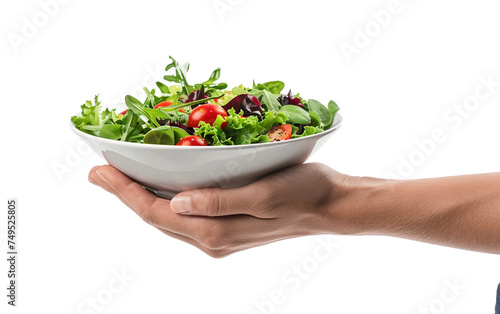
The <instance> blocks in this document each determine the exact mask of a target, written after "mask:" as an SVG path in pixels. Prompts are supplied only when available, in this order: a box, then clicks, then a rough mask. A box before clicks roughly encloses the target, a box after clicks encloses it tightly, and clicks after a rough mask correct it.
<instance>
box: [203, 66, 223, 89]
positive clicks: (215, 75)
mask: <svg viewBox="0 0 500 314" xmlns="http://www.w3.org/2000/svg"><path fill="white" fill-rule="evenodd" d="M219 78H220V68H217V69H215V70H214V71H213V72H212V74H210V77H209V78H208V80H206V81H205V82H203V83H201V84H203V85H212V84H213V82H215V81H217V80H218V79H219Z"/></svg>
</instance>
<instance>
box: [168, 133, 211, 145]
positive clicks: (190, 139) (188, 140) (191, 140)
mask: <svg viewBox="0 0 500 314" xmlns="http://www.w3.org/2000/svg"><path fill="white" fill-rule="evenodd" d="M176 145H179V146H208V143H207V142H206V141H205V140H204V139H202V138H201V137H199V136H196V135H190V136H186V137H183V138H181V139H180V141H179V142H177V144H176Z"/></svg>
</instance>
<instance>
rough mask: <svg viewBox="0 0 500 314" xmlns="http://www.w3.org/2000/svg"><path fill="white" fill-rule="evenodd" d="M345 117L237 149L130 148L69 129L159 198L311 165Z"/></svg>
mask: <svg viewBox="0 0 500 314" xmlns="http://www.w3.org/2000/svg"><path fill="white" fill-rule="evenodd" d="M341 123H342V116H341V115H340V114H338V113H337V114H336V115H335V119H334V123H333V125H332V127H331V128H330V129H328V130H326V131H325V132H322V133H318V134H315V135H311V136H305V137H301V138H296V139H291V140H287V141H281V142H273V143H260V144H251V145H236V146H208V147H207V146H203V147H200V146H198V147H195V146H193V147H189V146H174V145H153V144H141V143H129V142H121V141H115V140H109V139H105V138H101V137H97V136H93V135H90V134H87V133H84V132H82V131H80V130H78V129H77V128H75V126H74V125H73V123H70V124H71V129H72V130H73V132H75V133H76V134H77V135H78V136H79V137H80V138H81V139H82V140H83V141H84V142H85V143H87V144H88V145H89V146H90V147H91V148H92V149H93V150H94V151H95V152H96V153H97V154H98V155H101V156H102V157H103V158H104V159H106V161H107V162H108V164H110V165H111V166H113V167H115V168H116V169H118V170H120V171H121V172H123V173H124V174H125V175H127V176H128V177H130V178H131V179H132V180H134V181H136V182H138V183H140V184H141V185H143V186H144V187H145V188H146V189H148V190H149V191H151V192H153V193H155V194H156V195H158V196H159V197H163V198H167V199H171V198H172V197H174V195H175V194H177V193H179V192H181V191H186V190H192V189H198V188H205V187H219V188H234V187H240V186H244V185H247V184H249V183H251V182H254V181H256V180H258V179H259V178H261V177H263V176H265V175H267V174H270V173H272V172H274V171H277V170H280V169H283V168H286V167H290V166H293V165H298V164H301V163H303V162H305V161H306V160H307V158H309V156H310V155H311V153H312V152H313V150H314V151H316V150H317V149H319V148H320V147H321V146H323V145H324V144H325V142H326V141H327V140H328V139H329V138H330V137H331V136H332V134H333V133H335V131H337V130H338V129H339V127H340V125H341Z"/></svg>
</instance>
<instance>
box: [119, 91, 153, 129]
mask: <svg viewBox="0 0 500 314" xmlns="http://www.w3.org/2000/svg"><path fill="white" fill-rule="evenodd" d="M125 104H126V105H127V107H128V108H129V109H130V110H132V111H133V112H134V113H135V114H136V115H138V116H141V115H143V116H145V117H146V119H147V120H148V121H145V122H146V124H148V125H149V126H151V124H153V125H154V126H156V127H159V126H160V124H159V123H158V121H156V119H153V118H152V117H151V116H150V114H149V113H148V112H147V111H146V110H145V109H148V108H144V105H143V104H142V103H141V102H140V101H139V100H137V98H134V97H133V96H131V95H127V96H125Z"/></svg>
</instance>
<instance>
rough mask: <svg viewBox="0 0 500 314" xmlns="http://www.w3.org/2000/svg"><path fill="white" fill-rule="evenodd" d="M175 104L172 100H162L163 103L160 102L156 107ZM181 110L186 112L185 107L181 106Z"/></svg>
mask: <svg viewBox="0 0 500 314" xmlns="http://www.w3.org/2000/svg"><path fill="white" fill-rule="evenodd" d="M173 104H174V103H173V102H171V101H162V102H161V103H159V104H158V105H156V106H155V109H158V108H160V107H168V106H170V105H173ZM179 112H185V111H184V108H180V109H179Z"/></svg>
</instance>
